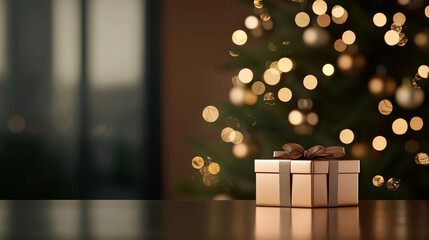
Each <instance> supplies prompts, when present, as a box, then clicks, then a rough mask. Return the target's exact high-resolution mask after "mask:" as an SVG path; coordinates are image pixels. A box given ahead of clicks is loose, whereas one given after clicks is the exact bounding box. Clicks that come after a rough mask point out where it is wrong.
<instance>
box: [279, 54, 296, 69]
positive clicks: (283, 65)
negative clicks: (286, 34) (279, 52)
mask: <svg viewBox="0 0 429 240" xmlns="http://www.w3.org/2000/svg"><path fill="white" fill-rule="evenodd" d="M277 67H278V69H279V70H280V71H282V72H290V70H292V68H293V62H292V60H291V59H290V58H286V57H284V58H281V59H280V60H279V61H278V62H277Z"/></svg>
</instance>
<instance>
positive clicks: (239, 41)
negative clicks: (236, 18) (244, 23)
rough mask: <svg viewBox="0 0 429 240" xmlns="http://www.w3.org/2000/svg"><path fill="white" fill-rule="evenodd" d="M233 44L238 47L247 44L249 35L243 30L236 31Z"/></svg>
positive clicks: (233, 35)
mask: <svg viewBox="0 0 429 240" xmlns="http://www.w3.org/2000/svg"><path fill="white" fill-rule="evenodd" d="M232 42H233V43H235V44H236V45H243V44H245V43H246V42H247V34H246V32H245V31H243V30H236V31H235V32H234V33H233V34H232Z"/></svg>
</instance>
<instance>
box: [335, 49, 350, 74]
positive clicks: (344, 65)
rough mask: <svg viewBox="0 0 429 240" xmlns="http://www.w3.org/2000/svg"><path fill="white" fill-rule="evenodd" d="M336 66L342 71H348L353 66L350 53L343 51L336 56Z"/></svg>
mask: <svg viewBox="0 0 429 240" xmlns="http://www.w3.org/2000/svg"><path fill="white" fill-rule="evenodd" d="M337 65H338V67H339V68H340V69H341V70H343V71H348V70H350V69H351V68H352V67H353V58H352V56H351V55H350V54H347V53H343V54H341V55H340V56H338V59H337Z"/></svg>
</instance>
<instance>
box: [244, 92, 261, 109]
mask: <svg viewBox="0 0 429 240" xmlns="http://www.w3.org/2000/svg"><path fill="white" fill-rule="evenodd" d="M256 102H258V96H257V95H256V94H254V93H253V92H252V91H251V90H249V89H246V90H245V91H244V103H245V104H246V105H249V106H252V105H255V104H256Z"/></svg>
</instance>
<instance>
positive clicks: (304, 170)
mask: <svg viewBox="0 0 429 240" xmlns="http://www.w3.org/2000/svg"><path fill="white" fill-rule="evenodd" d="M283 148H284V149H285V151H284V152H283V151H281V152H280V151H275V152H274V157H280V158H279V159H256V160H255V173H256V205H258V206H280V207H336V206H356V205H358V199H359V197H358V192H359V189H358V182H359V171H360V161H359V160H342V159H337V158H338V157H342V156H344V148H342V147H331V148H323V147H321V146H315V147H313V148H310V149H309V150H308V151H304V149H303V148H302V147H301V146H300V145H298V144H286V145H285V146H284V147H283ZM341 152H342V153H341ZM301 157H304V158H316V159H298V158H301ZM286 158H288V159H286Z"/></svg>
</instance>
